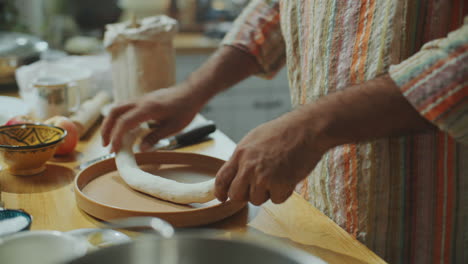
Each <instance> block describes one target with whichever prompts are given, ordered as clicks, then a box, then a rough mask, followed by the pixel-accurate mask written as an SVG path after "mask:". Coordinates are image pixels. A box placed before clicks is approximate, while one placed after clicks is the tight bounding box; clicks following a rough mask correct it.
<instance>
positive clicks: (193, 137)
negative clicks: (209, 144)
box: [174, 121, 216, 145]
mask: <svg viewBox="0 0 468 264" xmlns="http://www.w3.org/2000/svg"><path fill="white" fill-rule="evenodd" d="M215 130H216V125H215V123H214V122H213V121H210V122H208V123H206V124H204V125H201V126H199V127H196V128H193V129H191V130H190V131H187V132H184V133H180V134H177V135H175V136H174V138H175V139H176V141H177V144H179V145H189V144H192V143H194V142H197V141H200V140H202V139H204V138H205V137H206V136H208V135H209V134H211V133H213V132H214V131H215Z"/></svg>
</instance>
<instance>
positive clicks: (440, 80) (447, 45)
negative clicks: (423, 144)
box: [389, 17, 468, 144]
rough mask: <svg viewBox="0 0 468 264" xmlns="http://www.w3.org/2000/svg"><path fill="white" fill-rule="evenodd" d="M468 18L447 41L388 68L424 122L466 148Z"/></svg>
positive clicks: (429, 44) (433, 42)
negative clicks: (444, 132) (429, 122)
mask: <svg viewBox="0 0 468 264" xmlns="http://www.w3.org/2000/svg"><path fill="white" fill-rule="evenodd" d="M467 22H468V17H466V18H465V24H464V26H462V27H461V28H459V29H457V30H455V31H453V32H451V33H449V35H448V36H447V37H446V38H443V39H437V40H434V41H431V42H428V43H426V44H425V45H424V46H423V47H422V49H421V50H420V51H419V52H417V53H416V54H415V55H413V56H412V57H410V58H408V59H407V60H405V61H403V62H402V63H400V64H398V65H393V66H391V67H390V72H389V73H390V76H391V78H392V79H393V80H394V81H395V83H396V84H397V85H398V86H399V87H400V89H401V91H402V93H403V95H404V96H405V97H406V98H407V99H408V100H409V102H410V103H411V104H412V105H413V106H414V107H415V108H416V110H418V111H419V113H421V115H423V116H424V117H425V118H427V119H428V120H429V121H431V122H432V123H434V124H435V125H436V126H438V127H439V128H440V129H441V130H444V131H446V132H448V133H449V134H450V135H451V136H452V137H453V138H454V139H456V140H457V141H459V142H461V143H464V144H468V23H467Z"/></svg>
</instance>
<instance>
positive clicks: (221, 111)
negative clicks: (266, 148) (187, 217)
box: [176, 54, 291, 142]
mask: <svg viewBox="0 0 468 264" xmlns="http://www.w3.org/2000/svg"><path fill="white" fill-rule="evenodd" d="M208 58H209V54H179V55H177V57H176V66H177V68H176V76H177V81H178V82H180V81H183V80H184V79H185V78H186V77H187V76H188V75H189V74H190V73H191V72H192V71H194V70H196V69H197V68H198V67H199V66H200V65H201V64H203V62H205V61H206V60H207V59H208ZM288 87H289V86H288V80H287V74H286V70H285V69H283V70H282V71H281V72H279V73H278V75H277V76H276V77H275V78H274V79H273V80H264V79H261V78H259V77H255V76H254V77H251V78H249V79H247V80H244V81H243V82H241V83H239V84H237V85H235V86H234V87H232V88H231V89H229V90H227V91H224V92H222V93H220V94H218V95H217V96H216V97H215V98H213V99H212V100H211V101H210V102H209V103H208V104H207V105H206V106H205V107H204V108H203V109H202V114H203V115H204V116H205V117H206V118H208V119H211V120H213V121H215V122H216V124H217V126H218V128H220V129H221V130H223V131H224V132H225V134H227V135H228V136H229V137H230V138H231V139H232V140H234V141H235V142H239V140H240V139H242V138H243V136H245V134H247V133H248V132H249V131H250V130H252V129H254V128H255V127H257V126H258V125H260V124H262V123H264V122H267V121H270V120H272V119H274V118H276V117H279V116H280V115H282V114H284V113H286V112H288V111H289V110H290V109H291V103H290V99H289V88H288Z"/></svg>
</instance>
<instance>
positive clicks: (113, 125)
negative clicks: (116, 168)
mask: <svg viewBox="0 0 468 264" xmlns="http://www.w3.org/2000/svg"><path fill="white" fill-rule="evenodd" d="M202 105H203V104H202V103H200V102H198V101H197V100H196V97H195V96H194V95H193V94H191V91H190V89H188V88H187V87H185V86H182V85H181V86H175V87H170V88H166V89H161V90H156V91H154V92H152V93H149V94H146V95H145V96H143V97H141V98H139V99H137V100H135V101H133V102H129V103H125V104H122V105H120V106H117V107H114V108H113V109H112V110H111V112H110V113H109V115H108V116H107V118H106V119H105V120H104V123H103V127H102V142H103V145H104V146H107V145H108V144H110V143H112V151H118V150H119V149H120V147H121V143H122V137H123V136H124V134H125V132H126V131H129V130H132V129H133V128H135V127H137V126H138V125H139V124H140V123H142V122H146V121H154V122H155V123H156V124H157V128H156V129H154V131H153V132H151V133H149V134H148V135H147V136H146V137H145V138H144V139H143V141H142V144H141V149H142V151H145V150H148V149H150V148H151V147H152V146H153V145H154V144H156V143H157V142H158V141H159V140H160V139H161V138H164V137H167V136H168V135H170V134H173V133H176V132H178V131H179V130H181V129H183V128H184V127H185V126H186V125H188V124H189V123H190V121H191V120H192V119H193V118H194V117H195V115H196V114H197V113H198V111H199V110H200V108H201V107H202Z"/></svg>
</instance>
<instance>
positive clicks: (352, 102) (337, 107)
mask: <svg viewBox="0 0 468 264" xmlns="http://www.w3.org/2000/svg"><path fill="white" fill-rule="evenodd" d="M292 114H293V116H295V117H296V118H299V119H302V120H301V121H302V122H304V124H307V129H309V130H310V131H309V132H310V133H309V134H310V135H311V136H313V137H318V138H315V139H314V140H319V141H320V142H319V143H318V144H319V145H320V147H321V148H323V150H324V151H325V150H326V149H329V148H331V147H334V146H337V145H341V144H346V143H353V142H359V141H366V140H371V139H375V138H380V137H385V136H392V135H401V134H405V133H411V132H416V131H423V130H429V129H434V128H435V127H434V126H433V125H432V124H431V123H429V122H428V121H427V120H426V119H424V118H423V117H422V116H421V115H420V114H419V113H418V112H417V111H416V110H415V109H414V108H413V107H412V106H411V105H410V103H409V102H408V101H407V100H406V99H405V97H404V96H403V95H402V94H401V92H400V90H399V88H398V87H397V86H396V84H395V83H394V82H393V80H392V79H391V78H390V77H389V76H388V75H384V76H382V77H378V78H376V79H374V80H371V81H368V82H365V83H363V84H360V85H356V86H354V87H351V88H349V89H347V90H345V91H342V92H337V93H334V94H331V95H329V96H326V97H324V98H322V99H320V100H318V101H317V102H314V103H310V104H308V105H305V106H303V107H301V108H299V109H298V110H297V112H296V113H292Z"/></svg>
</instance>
